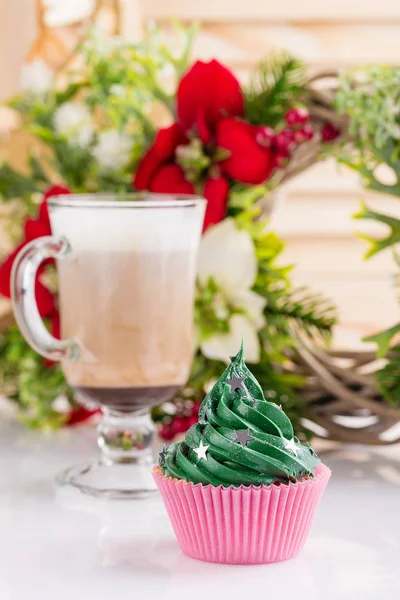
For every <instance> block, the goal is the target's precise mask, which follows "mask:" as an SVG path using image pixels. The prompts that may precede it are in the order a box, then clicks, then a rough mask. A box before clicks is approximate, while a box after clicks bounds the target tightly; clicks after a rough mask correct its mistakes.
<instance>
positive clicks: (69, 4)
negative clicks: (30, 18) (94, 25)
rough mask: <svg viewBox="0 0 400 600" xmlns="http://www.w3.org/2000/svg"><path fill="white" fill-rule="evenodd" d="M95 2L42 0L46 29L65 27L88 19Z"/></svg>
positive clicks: (88, 0) (87, 0) (83, 0)
mask: <svg viewBox="0 0 400 600" xmlns="http://www.w3.org/2000/svg"><path fill="white" fill-rule="evenodd" d="M95 4H96V3H95V0H44V7H45V9H46V10H45V13H44V21H45V23H46V25H47V26H48V27H65V26H66V25H71V24H72V23H77V22H79V21H83V20H84V19H87V18H88V17H90V15H91V13H92V12H93V10H94V8H95Z"/></svg>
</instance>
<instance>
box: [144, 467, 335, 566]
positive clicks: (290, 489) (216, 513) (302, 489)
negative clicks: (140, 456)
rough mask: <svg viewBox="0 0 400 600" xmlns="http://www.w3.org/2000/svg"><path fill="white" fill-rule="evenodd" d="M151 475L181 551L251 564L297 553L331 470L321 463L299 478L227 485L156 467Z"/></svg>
mask: <svg viewBox="0 0 400 600" xmlns="http://www.w3.org/2000/svg"><path fill="white" fill-rule="evenodd" d="M153 476H154V479H155V481H156V483H157V486H158V489H159V490H160V492H161V495H162V497H163V500H164V503H165V507H166V509H167V512H168V515H169V518H170V520H171V523H172V527H173V529H174V531H175V535H176V537H177V540H178V543H179V545H180V547H181V548H182V550H183V552H184V553H185V554H187V555H188V556H191V557H192V558H197V559H198V560H204V561H208V562H215V563H226V564H237V565H250V564H265V563H273V562H278V561H281V560H287V559H289V558H293V557H294V556H296V555H297V554H299V552H300V551H301V549H302V548H303V546H304V544H305V541H306V539H307V536H308V533H309V530H310V527H311V525H312V522H313V519H314V516H315V513H316V511H317V508H318V504H319V501H320V499H321V496H322V494H323V492H324V489H325V487H326V485H327V483H328V481H329V478H330V476H331V471H330V470H329V469H328V467H326V466H325V465H323V464H322V463H320V464H319V465H318V466H317V468H316V470H315V475H314V477H312V478H311V479H306V480H304V481H298V482H296V483H289V484H287V485H283V484H282V485H279V486H276V485H269V486H266V485H264V486H258V487H257V486H240V487H233V486H230V487H228V488H225V487H223V486H213V485H202V484H200V483H199V484H193V483H190V482H187V481H182V480H178V479H173V478H171V477H167V476H165V475H164V474H163V473H162V471H161V469H158V468H156V469H154V470H153Z"/></svg>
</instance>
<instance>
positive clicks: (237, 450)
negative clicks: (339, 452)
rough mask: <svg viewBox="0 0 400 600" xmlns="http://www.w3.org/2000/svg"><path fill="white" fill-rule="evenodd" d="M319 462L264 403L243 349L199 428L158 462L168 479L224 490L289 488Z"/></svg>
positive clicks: (208, 401) (204, 409)
mask: <svg viewBox="0 0 400 600" xmlns="http://www.w3.org/2000/svg"><path fill="white" fill-rule="evenodd" d="M229 382H230V383H229ZM204 447H206V450H204ZM318 462H319V459H318V458H317V456H316V454H315V453H314V451H313V450H312V448H311V446H308V445H307V446H305V445H303V444H301V443H300V441H299V440H298V439H297V438H296V437H295V436H294V433H293V427H292V423H291V422H290V419H289V418H288V417H287V415H286V414H285V413H284V412H283V411H282V409H281V408H280V407H279V406H278V405H276V404H274V403H272V402H268V401H267V400H266V399H265V397H264V394H263V391H262V389H261V387H260V385H259V383H258V381H257V380H256V379H255V377H254V376H253V375H252V373H251V372H250V371H249V370H248V368H247V366H246V365H245V363H244V359H243V346H242V348H241V349H240V351H239V353H238V354H237V355H236V356H235V357H232V359H231V364H230V365H229V366H228V368H227V369H226V371H225V372H224V373H223V375H222V376H221V377H220V379H219V380H218V381H217V383H216V384H215V385H214V387H213V389H212V390H211V391H210V392H209V394H207V396H206V397H205V398H204V401H203V403H202V405H201V407H200V412H199V421H198V423H196V425H193V426H192V427H191V428H190V429H189V430H188V431H187V432H186V435H185V439H184V440H183V441H182V442H179V443H176V444H171V445H170V446H169V447H168V448H167V449H164V451H163V452H162V453H161V454H160V459H159V464H160V467H161V468H162V470H163V473H164V474H165V475H169V476H170V477H177V478H178V479H184V480H186V481H191V482H193V483H203V484H209V483H211V484H212V485H223V486H226V487H227V486H230V485H233V486H240V485H270V484H272V483H276V482H282V483H287V482H288V481H289V480H290V478H294V479H296V480H297V479H299V478H301V477H302V476H304V475H309V476H312V475H313V473H314V469H315V466H316V465H317V464H318Z"/></svg>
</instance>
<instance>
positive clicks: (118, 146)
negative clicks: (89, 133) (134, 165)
mask: <svg viewBox="0 0 400 600" xmlns="http://www.w3.org/2000/svg"><path fill="white" fill-rule="evenodd" d="M131 148H132V138H131V137H130V136H129V135H126V134H125V133H120V132H119V131H116V130H115V129H110V130H109V131H102V132H101V133H100V134H99V136H98V138H97V143H96V145H95V147H94V149H93V156H94V157H95V159H96V160H97V162H98V163H99V166H100V168H101V169H103V170H104V171H117V170H118V169H121V167H123V166H124V165H125V164H126V163H127V162H128V160H129V155H130V151H131Z"/></svg>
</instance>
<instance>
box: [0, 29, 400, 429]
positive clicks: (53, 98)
mask: <svg viewBox="0 0 400 600" xmlns="http://www.w3.org/2000/svg"><path fill="white" fill-rule="evenodd" d="M176 27H177V28H178V30H179V34H180V35H181V36H182V52H181V54H180V55H179V56H176V55H174V54H173V53H172V52H171V51H170V50H169V48H168V47H167V46H165V44H163V42H162V40H161V39H159V37H158V34H157V32H151V33H149V36H148V38H147V39H146V40H145V41H144V42H142V43H140V44H130V43H128V42H124V41H122V40H120V39H109V40H104V39H100V38H99V37H98V36H97V34H94V33H92V34H91V35H89V36H88V38H87V40H86V41H85V42H84V43H83V44H82V45H81V46H80V48H79V57H80V61H79V67H76V68H75V69H74V70H71V71H70V72H68V73H67V74H63V76H62V77H60V78H59V79H55V78H54V76H53V74H52V73H51V72H50V71H49V69H48V68H47V67H46V65H45V64H44V63H41V62H40V61H35V62H33V63H31V64H30V65H27V66H26V67H25V69H24V72H23V75H22V84H23V85H22V87H23V92H22V94H21V95H20V96H18V97H16V98H13V99H12V100H11V101H10V103H9V105H10V106H11V107H12V108H13V109H15V110H16V111H17V112H18V113H19V115H20V117H21V120H22V127H23V128H25V129H26V130H27V131H29V132H30V133H31V134H32V136H33V137H34V141H35V143H34V145H33V148H32V151H31V152H30V154H29V156H28V158H27V169H26V172H24V173H21V172H19V171H17V170H15V169H14V168H13V167H12V166H10V165H9V164H3V165H2V166H1V167H0V194H1V197H2V199H3V201H4V202H6V201H7V202H10V203H11V204H10V206H11V214H12V219H11V220H10V225H11V227H10V233H11V235H12V236H13V237H15V238H16V242H17V246H16V248H15V250H14V251H13V252H12V253H11V254H10V255H9V256H7V257H5V259H4V261H3V263H2V265H1V268H0V293H1V294H2V295H4V296H6V297H9V295H10V286H9V278H10V270H11V266H12V263H13V260H14V258H15V256H16V253H17V252H18V250H19V249H20V248H21V247H22V245H23V244H25V243H27V242H29V241H30V240H32V239H34V238H36V237H40V236H42V235H48V234H49V233H50V223H49V219H48V213H47V206H46V200H47V199H48V197H49V196H50V195H52V194H57V193H68V192H96V191H105V190H107V191H113V192H116V193H118V192H126V191H133V190H150V191H152V192H161V193H183V194H192V193H199V194H202V195H204V196H205V197H206V198H207V200H208V206H207V212H206V218H205V224H204V235H203V240H202V243H201V248H200V256H199V267H198V280H197V295H196V305H195V325H196V332H197V352H196V354H195V357H194V362H193V369H192V373H191V377H190V380H189V382H188V384H187V386H186V387H185V389H184V390H182V392H181V394H180V396H179V397H178V398H176V400H175V401H174V402H173V403H168V404H167V405H164V406H161V407H157V408H156V409H155V410H154V413H153V416H154V419H155V420H156V421H157V422H159V423H160V433H161V435H162V437H163V438H164V439H172V437H174V435H176V434H177V433H180V432H183V431H185V430H186V429H187V428H188V427H190V425H191V424H192V423H193V421H194V420H196V418H197V410H198V407H199V405H200V403H201V401H202V399H203V397H204V395H205V392H206V390H207V388H208V386H209V385H210V382H212V381H213V380H215V378H217V377H219V375H220V374H221V373H222V372H223V370H224V368H225V364H226V362H228V360H229V356H230V355H231V354H233V353H234V351H235V349H236V348H237V346H238V344H239V342H240V339H241V338H242V336H243V339H244V343H245V347H246V353H247V360H248V362H250V363H253V365H252V370H253V372H254V375H255V376H256V377H257V379H258V380H259V381H260V383H261V385H262V387H263V389H264V390H265V393H266V395H267V396H269V397H277V398H279V401H280V402H282V403H283V404H284V405H285V412H286V413H288V414H289V416H290V418H292V420H294V422H295V424H296V427H297V430H298V431H299V432H300V435H301V434H303V435H304V436H306V435H307V430H306V429H304V427H303V426H302V420H301V418H302V417H304V416H307V409H306V405H305V403H304V402H303V401H302V399H301V396H299V395H298V394H296V388H298V387H299V386H301V384H302V381H301V378H299V377H297V376H294V375H289V374H287V373H285V370H284V368H283V366H284V364H285V362H286V361H287V353H288V350H289V349H290V348H293V346H294V344H295V339H294V336H293V327H294V326H296V327H297V328H299V329H301V331H302V332H304V333H305V334H306V335H309V336H312V337H314V338H315V337H318V336H320V337H322V338H324V339H326V338H327V337H329V334H330V332H331V328H332V326H333V324H334V323H335V312H334V308H333V307H332V305H331V304H330V303H329V302H327V301H326V300H324V299H323V298H321V297H320V296H318V295H313V294H311V293H310V292H308V291H307V290H304V289H301V290H297V289H293V286H292V285H291V282H290V268H289V267H283V266H281V265H280V264H279V262H278V257H279V255H280V253H281V252H282V249H283V243H282V241H281V240H280V239H279V238H278V237H277V236H276V235H275V234H274V233H273V232H271V231H270V230H269V228H268V218H267V217H265V216H264V204H265V200H266V199H268V197H270V196H271V194H273V193H274V190H275V189H276V188H277V187H279V186H280V185H281V184H282V183H284V182H285V181H286V180H287V179H289V178H291V177H293V176H295V175H296V173H298V172H299V171H301V170H304V169H305V168H307V166H309V165H310V164H312V163H313V162H315V161H316V160H320V159H323V158H324V157H325V156H327V155H328V154H331V153H333V152H336V153H338V152H339V150H340V152H341V156H340V157H339V159H341V160H343V162H346V164H350V165H351V166H353V168H356V169H358V170H359V171H360V172H361V174H362V175H364V176H367V175H366V173H365V172H363V170H362V169H365V168H366V166H365V165H366V162H364V161H363V160H362V157H361V153H362V148H365V145H364V144H363V139H362V138H361V137H359V136H358V129H359V126H358V123H357V115H356V116H355V118H354V121H353V126H354V132H353V136H354V137H355V139H357V140H359V141H360V144H361V145H360V147H358V146H357V145H356V144H355V143H353V142H351V148H352V152H349V151H348V144H349V140H350V139H352V138H350V136H349V132H348V119H349V117H348V115H349V114H350V111H349V110H347V104H346V103H348V102H350V96H351V94H352V93H353V91H352V90H353V88H352V86H351V85H350V84H349V85H347V87H346V86H344V85H343V87H342V95H341V96H340V94H338V108H337V107H336V106H334V102H333V101H332V99H331V98H330V99H328V100H327V99H326V97H324V96H323V94H322V93H320V92H319V91H313V90H312V80H309V79H307V76H306V72H305V69H304V68H303V66H302V65H301V63H300V62H299V61H297V60H295V59H293V58H291V57H290V56H287V55H280V56H276V57H273V58H271V59H270V60H268V61H266V62H264V63H262V64H261V65H259V67H258V68H257V69H256V71H255V73H254V76H253V79H252V82H251V84H250V85H249V86H248V87H247V88H242V87H241V85H240V84H239V82H238V80H237V79H236V77H235V76H234V74H233V73H231V72H230V71H229V70H228V69H227V68H226V67H224V66H223V65H221V64H220V63H219V62H218V61H216V60H213V61H211V62H209V63H203V62H201V61H199V62H197V63H195V64H194V65H192V66H190V65H189V55H190V46H191V42H192V39H193V36H194V33H195V30H194V29H193V28H190V29H183V28H182V27H180V26H179V25H176ZM171 78H172V79H173V80H174V85H173V87H172V89H171V90H170V86H169V85H168V83H167V80H168V81H169V82H170V81H171ZM310 86H311V87H310ZM360 103H361V100H360ZM350 105H351V106H354V104H350ZM340 112H345V115H344V116H341V115H340ZM377 114H378V112H377ZM358 118H360V115H358ZM368 127H369V128H370V129H369V130H368V133H366V134H365V135H366V136H367V138H368V140H369V143H370V144H371V146H374V138H373V135H372V133H371V132H372V131H373V123H372V122H370V123H368ZM362 128H364V124H363V126H362ZM363 130H364V129H363ZM387 136H389V133H388V134H387ZM384 139H385V140H386V142H387V140H388V139H389V137H386V138H385V137H384ZM333 142H335V143H333ZM386 142H384V143H386ZM346 148H347V153H346ZM356 150H357V151H358V157H359V162H358V163H357V161H356V158H355V157H354V152H355V151H356ZM371 154H372V150H371ZM350 155H351V157H350ZM372 158H373V156H372ZM393 160H394V159H393ZM352 161H353V162H352ZM369 182H370V185H371V186H372V187H373V185H372V183H373V180H372V179H370V181H369ZM367 212H368V211H367ZM367 212H366V209H365V211H364V213H363V214H362V216H364V217H366V218H373V217H372V216H368V214H367ZM376 218H378V217H376ZM379 219H380V220H382V219H383V217H382V216H379ZM16 225H17V226H16ZM21 225H22V226H21ZM394 233H396V232H394ZM396 235H398V231H397V233H396ZM36 297H37V302H38V307H39V310H40V313H41V315H42V317H43V318H44V319H45V321H46V322H47V323H48V326H49V328H50V329H51V331H52V332H53V334H54V335H55V336H59V335H60V332H59V317H58V310H57V285H56V274H55V268H54V265H52V264H49V265H48V266H46V268H45V269H44V271H43V272H42V273H40V275H39V278H38V281H37V283H36ZM399 329H400V327H399ZM0 369H1V371H2V372H3V376H2V378H3V379H2V382H1V385H2V388H3V390H2V391H3V393H5V394H6V395H8V396H9V397H10V398H12V399H13V400H15V402H17V403H18V405H19V407H20V408H21V412H22V415H23V418H24V419H25V421H26V422H27V423H29V424H30V425H32V426H36V427H49V426H51V427H54V426H58V425H61V424H66V423H67V424H68V423H69V424H71V423H75V422H78V421H80V420H82V419H84V418H86V417H88V416H90V415H91V411H90V410H87V409H84V408H82V407H79V406H78V405H77V404H76V402H75V399H74V397H73V394H72V391H71V390H70V389H69V388H68V386H67V384H66V382H65V381H64V378H63V374H62V371H61V368H60V366H59V365H57V364H49V363H48V361H47V362H46V361H45V360H43V359H42V358H41V357H39V356H38V355H36V354H35V353H34V352H33V351H32V350H31V349H30V348H29V347H28V346H27V344H26V343H25V341H24V339H23V338H22V336H21V334H20V332H19V331H18V329H17V328H16V326H12V327H11V328H7V329H6V330H5V331H3V332H2V333H1V337H0Z"/></svg>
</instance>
